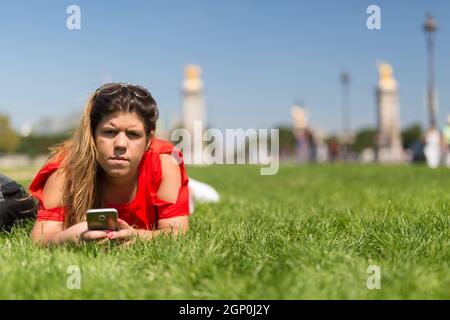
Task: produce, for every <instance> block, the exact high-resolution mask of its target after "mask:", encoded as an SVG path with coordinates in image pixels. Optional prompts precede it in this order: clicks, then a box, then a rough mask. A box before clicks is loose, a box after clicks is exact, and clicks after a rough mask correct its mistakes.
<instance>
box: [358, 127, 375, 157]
mask: <svg viewBox="0 0 450 320" xmlns="http://www.w3.org/2000/svg"><path fill="white" fill-rule="evenodd" d="M376 135H377V130H376V129H373V128H364V129H361V130H359V131H358V132H357V133H356V137H355V142H354V143H353V148H352V149H353V150H354V151H356V152H357V153H360V152H362V151H363V150H364V149H365V148H375V137H376Z"/></svg>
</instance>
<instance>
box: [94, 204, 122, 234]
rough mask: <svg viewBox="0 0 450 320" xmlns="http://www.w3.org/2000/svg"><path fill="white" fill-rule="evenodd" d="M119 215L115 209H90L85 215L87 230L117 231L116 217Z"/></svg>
mask: <svg viewBox="0 0 450 320" xmlns="http://www.w3.org/2000/svg"><path fill="white" fill-rule="evenodd" d="M118 215H119V213H118V212H117V210H116V209H113V208H105V209H90V210H88V211H87V213H86V218H87V224H88V229H89V230H111V231H117V230H119V223H118V222H117V217H118Z"/></svg>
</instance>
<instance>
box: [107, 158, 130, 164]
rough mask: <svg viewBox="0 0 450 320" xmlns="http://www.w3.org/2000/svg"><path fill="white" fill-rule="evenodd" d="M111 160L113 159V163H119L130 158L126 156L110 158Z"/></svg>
mask: <svg viewBox="0 0 450 320" xmlns="http://www.w3.org/2000/svg"><path fill="white" fill-rule="evenodd" d="M109 160H110V161H112V162H113V163H117V164H124V163H126V162H128V160H127V159H125V158H109Z"/></svg>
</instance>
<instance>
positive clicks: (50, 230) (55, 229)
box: [31, 221, 108, 246]
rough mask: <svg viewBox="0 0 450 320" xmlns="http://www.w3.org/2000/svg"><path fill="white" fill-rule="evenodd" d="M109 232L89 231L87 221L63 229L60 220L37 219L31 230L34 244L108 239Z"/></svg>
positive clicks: (77, 242) (57, 243)
mask: <svg viewBox="0 0 450 320" xmlns="http://www.w3.org/2000/svg"><path fill="white" fill-rule="evenodd" d="M107 236H108V232H106V231H101V230H96V231H94V230H92V231H89V230H88V227H87V222H86V221H84V222H80V223H77V224H75V225H73V226H71V227H70V228H67V229H65V230H63V223H62V222H60V221H37V222H36V223H35V224H34V227H33V230H32V231H31V240H32V241H33V243H34V244H39V245H43V246H48V245H60V244H64V243H74V244H79V243H80V242H81V241H83V240H85V241H89V240H100V239H106V238H107Z"/></svg>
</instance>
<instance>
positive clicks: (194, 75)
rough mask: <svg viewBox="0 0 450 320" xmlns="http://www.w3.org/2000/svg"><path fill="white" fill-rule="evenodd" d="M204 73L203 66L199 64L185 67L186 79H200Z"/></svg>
mask: <svg viewBox="0 0 450 320" xmlns="http://www.w3.org/2000/svg"><path fill="white" fill-rule="evenodd" d="M201 74H202V68H201V67H200V66H199V65H195V64H189V65H187V66H185V67H184V76H185V77H186V79H199V78H200V76H201Z"/></svg>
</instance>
